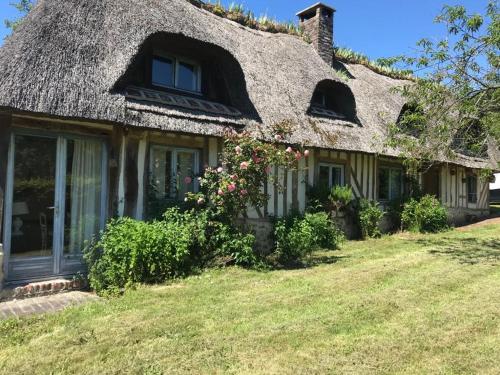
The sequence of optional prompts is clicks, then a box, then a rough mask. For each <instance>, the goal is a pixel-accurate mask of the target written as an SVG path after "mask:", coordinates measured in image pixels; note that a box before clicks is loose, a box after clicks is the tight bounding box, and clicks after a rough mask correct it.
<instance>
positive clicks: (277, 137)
mask: <svg viewBox="0 0 500 375" xmlns="http://www.w3.org/2000/svg"><path fill="white" fill-rule="evenodd" d="M274 139H275V140H277V141H281V139H282V137H281V135H279V134H276V135H275V136H274Z"/></svg>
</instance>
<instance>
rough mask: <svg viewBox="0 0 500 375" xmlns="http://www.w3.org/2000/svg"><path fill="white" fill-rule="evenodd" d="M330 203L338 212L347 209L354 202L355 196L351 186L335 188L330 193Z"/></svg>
mask: <svg viewBox="0 0 500 375" xmlns="http://www.w3.org/2000/svg"><path fill="white" fill-rule="evenodd" d="M329 198H330V202H331V204H332V206H333V207H334V208H335V209H336V210H343V209H345V208H346V207H347V206H348V205H349V204H350V203H351V202H352V200H353V198H354V196H353V193H352V189H351V187H350V186H337V185H336V186H334V187H333V188H332V190H331V191H330V196H329Z"/></svg>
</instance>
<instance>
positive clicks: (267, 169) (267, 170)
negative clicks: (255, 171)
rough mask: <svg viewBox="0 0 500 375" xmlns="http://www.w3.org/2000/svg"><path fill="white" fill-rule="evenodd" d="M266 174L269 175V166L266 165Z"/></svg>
mask: <svg viewBox="0 0 500 375" xmlns="http://www.w3.org/2000/svg"><path fill="white" fill-rule="evenodd" d="M266 173H267V174H269V173H271V166H270V165H268V166H267V167H266Z"/></svg>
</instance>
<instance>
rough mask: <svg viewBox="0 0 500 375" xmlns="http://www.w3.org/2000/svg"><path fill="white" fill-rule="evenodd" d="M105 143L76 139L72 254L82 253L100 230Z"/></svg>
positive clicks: (70, 245)
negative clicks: (103, 147) (86, 243)
mask: <svg viewBox="0 0 500 375" xmlns="http://www.w3.org/2000/svg"><path fill="white" fill-rule="evenodd" d="M101 176H102V143H101V142H98V141H93V140H75V141H74V152H73V164H72V171H71V228H70V242H69V249H68V250H69V252H71V253H80V252H81V251H82V250H83V247H84V243H85V241H87V240H90V239H91V238H92V236H93V235H95V234H96V233H97V232H98V230H99V222H100V211H101V187H102V181H101V180H102V178H101Z"/></svg>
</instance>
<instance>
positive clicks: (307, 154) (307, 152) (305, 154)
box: [304, 150, 309, 158]
mask: <svg viewBox="0 0 500 375" xmlns="http://www.w3.org/2000/svg"><path fill="white" fill-rule="evenodd" d="M304 156H305V157H306V158H307V157H308V156H309V150H305V151H304Z"/></svg>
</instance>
